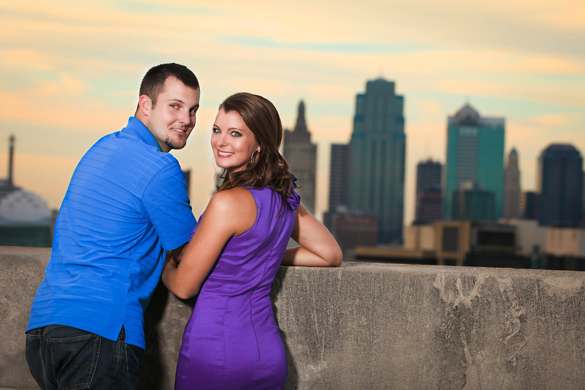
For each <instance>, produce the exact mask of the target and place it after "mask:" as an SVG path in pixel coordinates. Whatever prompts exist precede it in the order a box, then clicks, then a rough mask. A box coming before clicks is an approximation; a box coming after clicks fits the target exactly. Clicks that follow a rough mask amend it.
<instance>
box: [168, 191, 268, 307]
mask: <svg viewBox="0 0 585 390" xmlns="http://www.w3.org/2000/svg"><path fill="white" fill-rule="evenodd" d="M256 214H257V207H256V202H255V201H254V197H253V196H252V194H251V193H250V192H249V191H248V190H246V189H244V188H241V187H238V188H232V189H230V190H225V191H221V192H218V193H217V194H215V195H214V196H213V197H212V198H211V201H210V202H209V205H207V209H206V210H205V213H204V214H203V217H201V220H200V221H199V225H198V226H197V230H196V231H195V235H193V238H192V239H191V242H190V243H189V245H188V246H187V249H186V250H185V251H184V253H183V256H182V259H181V261H180V263H178V264H177V261H176V259H175V258H174V257H173V256H171V259H170V260H169V261H168V262H167V264H166V265H165V267H164V269H163V273H162V281H163V283H164V284H165V286H167V288H168V289H169V290H170V291H171V292H172V293H173V294H175V295H176V296H177V297H179V298H182V299H187V298H191V297H193V296H195V295H197V294H198V293H199V289H200V288H201V284H202V283H203V281H204V280H205V278H206V277H207V274H209V271H210V270H211V268H212V267H213V264H214V263H215V261H216V260H217V258H218V257H219V254H220V253H221V251H222V249H223V247H224V246H225V244H226V243H227V242H228V240H229V239H230V238H231V237H233V236H237V235H240V234H242V233H244V232H245V231H247V230H249V229H250V228H251V227H252V226H254V223H255V222H256Z"/></svg>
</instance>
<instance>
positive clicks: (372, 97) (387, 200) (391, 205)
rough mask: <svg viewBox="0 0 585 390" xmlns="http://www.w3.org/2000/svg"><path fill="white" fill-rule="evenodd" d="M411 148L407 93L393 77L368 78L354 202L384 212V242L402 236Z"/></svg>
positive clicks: (357, 140)
mask: <svg viewBox="0 0 585 390" xmlns="http://www.w3.org/2000/svg"><path fill="white" fill-rule="evenodd" d="M405 148H406V135H405V133H404V97H403V96H401V95H396V93H395V91H394V82H392V81H387V80H384V79H381V78H380V79H377V80H371V81H368V82H367V84H366V92H365V93H363V94H358V95H357V96H356V105H355V116H354V121H353V133H352V135H351V141H350V161H351V165H350V172H349V178H350V180H349V207H350V209H351V210H352V211H353V212H356V213H358V214H359V213H361V214H365V215H370V216H374V217H376V218H378V221H379V222H378V223H379V230H378V232H379V233H378V242H379V243H392V242H396V243H397V242H401V241H402V229H403V219H404V218H403V214H404V159H405Z"/></svg>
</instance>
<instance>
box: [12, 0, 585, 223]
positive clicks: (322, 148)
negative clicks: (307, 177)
mask: <svg viewBox="0 0 585 390" xmlns="http://www.w3.org/2000/svg"><path fill="white" fill-rule="evenodd" d="M584 42H585V2H584V1H582V0H531V1H528V0H505V1H504V0H472V1H467V2H462V1H460V0H457V1H455V0H442V1H436V0H435V1H432V0H420V1H408V2H407V1H404V0H403V1H397V0H384V1H380V0H362V1H359V2H357V1H351V2H350V1H344V0H338V1H329V0H324V1H318V2H316V1H305V0H299V1H295V2H275V1H247V2H242V1H222V0H216V1H213V2H210V1H206V2H202V1H192V0H175V1H173V2H163V1H159V0H151V1H144V0H140V1H138V0H136V1H134V0H102V1H88V2H71V1H59V0H51V1H35V0H30V1H21V2H15V1H7V0H0V178H5V177H6V176H7V173H6V172H7V165H8V164H7V160H8V157H7V155H8V138H9V136H10V135H11V134H14V135H15V137H16V157H15V166H14V178H15V183H16V185H18V186H20V187H23V188H25V189H26V190H29V191H32V192H35V193H36V194H38V195H40V196H42V197H43V198H44V199H45V200H46V201H47V204H48V206H49V207H50V208H53V209H58V208H59V206H60V204H61V201H62V200H63V197H64V195H65V192H66V190H67V185H68V182H69V179H70V178H71V175H72V173H73V170H74V169H75V166H76V164H77V163H78V162H79V160H80V159H81V157H82V156H83V154H84V153H85V152H86V151H87V149H89V148H90V147H91V145H93V143H95V142H96V141H97V140H98V139H99V138H101V137H102V136H104V135H106V134H109V133H112V132H114V131H118V130H120V129H121V128H123V127H124V126H125V125H126V123H127V120H128V117H130V116H132V115H133V114H134V111H135V109H136V103H137V99H138V88H139V85H140V81H141V79H142V76H143V75H144V73H145V72H146V71H147V70H148V69H149V68H150V67H152V66H154V65H157V64H160V63H166V62H177V63H181V64H184V65H186V66H188V67H189V68H190V69H192V70H193V71H194V72H195V74H196V75H197V77H198V78H199V81H200V84H201V109H200V111H199V113H198V118H197V125H196V127H195V130H194V131H193V133H192V134H191V137H190V139H189V142H188V144H187V146H186V147H185V148H184V149H183V150H180V151H173V154H174V155H175V156H176V157H177V159H178V160H179V162H180V164H181V166H182V168H183V169H190V170H191V172H192V173H191V175H192V176H191V183H192V188H191V203H192V205H193V211H194V213H195V215H196V216H198V215H199V214H201V213H202V212H203V211H204V209H205V206H206V204H207V202H208V200H209V198H210V196H211V194H212V192H213V190H214V178H213V175H214V172H215V170H214V165H213V155H212V153H211V148H210V146H209V139H210V135H211V127H212V124H213V120H214V118H215V114H216V110H217V107H218V105H219V104H220V103H221V101H222V100H223V99H224V98H225V97H227V96H229V95H231V94H232V93H235V92H240V91H246V92H252V93H256V94H260V95H263V96H265V97H266V98H268V99H269V100H271V101H272V102H273V103H274V104H275V106H276V107H277V108H278V110H279V112H280V115H281V118H282V122H283V125H284V127H285V128H293V127H294V124H295V120H296V112H297V105H298V103H299V101H300V100H303V101H304V102H305V105H306V114H307V124H308V127H309V131H310V132H311V133H312V137H313V142H316V143H317V145H318V172H317V200H316V203H317V204H316V210H317V212H316V214H317V216H318V217H321V215H322V213H323V212H324V211H326V210H327V202H328V188H329V158H330V145H331V144H332V143H347V142H348V141H349V139H350V136H351V132H352V118H353V115H354V104H355V95H356V94H358V93H363V92H364V91H365V84H366V82H367V81H368V80H372V79H376V78H378V77H383V78H385V79H387V80H391V81H394V82H395V84H396V91H397V93H398V94H401V95H403V96H404V98H405V113H404V115H405V118H406V126H405V132H406V136H407V140H406V145H407V146H406V183H405V188H406V189H405V221H404V222H405V224H409V223H410V222H411V221H412V219H413V216H414V188H415V174H416V164H417V163H418V162H420V161H423V160H426V159H428V158H432V159H433V160H437V161H440V162H442V163H444V162H445V155H446V123H447V117H448V116H449V115H453V114H454V113H455V112H456V111H457V110H458V109H459V108H461V107H462V106H463V105H464V104H465V103H470V104H471V105H472V106H473V107H474V108H475V109H476V110H477V111H478V112H479V113H480V114H481V115H482V116H497V117H504V118H506V154H507V153H508V152H509V151H510V149H511V148H512V147H515V148H516V149H517V151H518V154H519V160H520V170H521V184H522V189H523V190H534V189H535V186H536V170H537V159H538V156H539V154H540V153H541V152H542V150H543V149H544V148H545V147H546V146H548V145H549V144H551V143H571V144H573V145H574V146H575V147H577V149H579V150H580V151H581V152H582V153H584V154H585V43H584Z"/></svg>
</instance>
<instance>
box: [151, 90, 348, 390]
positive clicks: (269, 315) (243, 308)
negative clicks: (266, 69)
mask: <svg viewBox="0 0 585 390" xmlns="http://www.w3.org/2000/svg"><path fill="white" fill-rule="evenodd" d="M281 140H282V125H281V122H280V117H279V116H278V112H277V111H276V108H275V107H274V106H273V105H272V103H270V102H269V101H268V100H266V99H265V98H263V97H261V96H257V95H252V94H248V93H238V94H235V95H232V96H230V97H228V98H227V99H226V100H225V101H224V102H223V103H222V104H221V105H220V108H219V112H218V114H217V117H216V119H215V123H214V125H213V133H212V136H211V147H212V149H213V154H214V156H215V161H216V163H217V165H218V166H219V167H221V168H224V182H223V184H222V185H221V186H220V187H219V189H218V191H217V193H216V194H215V195H214V196H213V197H212V199H211V201H210V202H209V205H208V206H207V209H206V210H205V213H204V214H203V215H202V216H201V219H200V221H199V225H198V226H197V228H196V230H195V233H194V235H193V238H192V240H191V242H190V243H189V245H188V247H187V249H186V250H185V252H184V254H183V256H182V259H181V261H180V263H179V262H178V260H177V259H175V258H174V257H171V259H170V260H169V262H168V263H167V264H166V265H165V268H164V270H163V275H162V279H163V282H164V283H165V285H166V286H167V287H168V289H169V290H171V291H172V292H173V293H174V294H175V295H177V296H178V297H179V298H190V297H192V296H194V295H196V294H198V293H199V297H198V299H197V303H196V305H195V309H194V311H193V314H192V316H191V318H190V320H189V322H188V324H187V326H186V328H185V333H184V335H183V345H182V346H181V353H180V356H179V362H178V367H177V377H176V384H175V387H176V389H230V390H233V389H282V388H284V382H285V379H286V354H285V350H284V345H283V342H282V340H281V338H280V335H279V333H278V327H277V326H276V324H275V322H274V314H273V312H272V304H271V301H270V288H271V285H272V282H273V280H274V276H275V275H276V272H277V271H278V268H279V266H280V264H284V265H305V266H339V265H340V264H341V258H342V254H341V250H340V249H339V246H338V245H337V242H336V241H335V239H334V238H333V237H332V236H331V234H330V233H329V231H328V230H327V229H326V228H325V227H324V226H323V225H322V224H321V223H320V222H319V221H317V220H316V219H315V218H314V217H313V216H312V215H311V214H310V213H309V212H308V211H307V210H306V209H305V208H304V207H303V206H302V205H301V204H300V197H299V196H298V195H297V194H296V193H295V191H294V180H295V178H294V176H293V175H292V174H291V173H290V172H288V164H287V163H286V161H285V160H284V158H283V157H282V156H281V155H280V153H279V151H278V148H279V146H280V142H281ZM290 237H292V238H293V239H294V240H295V241H296V242H298V243H299V244H300V246H299V247H296V248H290V249H286V246H287V243H288V240H289V238H290ZM204 282H205V283H204Z"/></svg>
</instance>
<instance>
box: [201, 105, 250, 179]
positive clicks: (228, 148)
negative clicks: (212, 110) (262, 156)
mask: <svg viewBox="0 0 585 390" xmlns="http://www.w3.org/2000/svg"><path fill="white" fill-rule="evenodd" d="M211 148H212V149H213V155H214V156H215V163H216V164H217V166H218V167H220V168H225V169H227V170H228V171H229V172H238V171H241V170H242V169H244V168H245V167H246V165H247V164H248V163H249V162H250V158H251V157H252V153H254V151H255V150H258V151H260V145H259V144H258V142H257V141H256V137H255V136H254V133H252V131H251V130H250V129H249V128H248V126H246V124H245V123H244V120H243V119H242V117H241V116H240V114H238V113H237V112H236V111H230V112H225V111H224V110H223V108H221V109H220V110H219V112H218V113H217V116H216V117H215V123H214V124H213V133H212V134H211Z"/></svg>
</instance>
